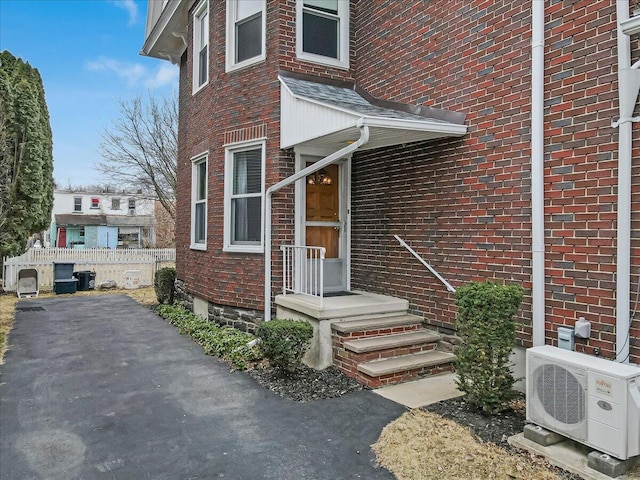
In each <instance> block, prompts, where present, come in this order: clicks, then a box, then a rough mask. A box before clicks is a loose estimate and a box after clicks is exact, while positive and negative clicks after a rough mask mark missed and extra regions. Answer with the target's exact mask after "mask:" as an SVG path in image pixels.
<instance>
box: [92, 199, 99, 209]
mask: <svg viewBox="0 0 640 480" xmlns="http://www.w3.org/2000/svg"><path fill="white" fill-rule="evenodd" d="M91 208H100V199H99V198H98V197H91Z"/></svg>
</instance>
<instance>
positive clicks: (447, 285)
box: [393, 235, 456, 293]
mask: <svg viewBox="0 0 640 480" xmlns="http://www.w3.org/2000/svg"><path fill="white" fill-rule="evenodd" d="M393 237H394V238H395V239H396V240H397V241H398V242H400V245H402V246H403V247H404V248H406V249H407V250H409V253H411V255H413V256H414V257H416V258H417V259H418V260H419V261H420V263H422V264H423V265H424V266H425V267H427V268H428V269H429V271H430V272H431V273H432V274H433V275H434V276H435V277H436V278H437V279H438V280H440V281H441V282H442V284H443V285H444V286H445V287H447V290H449V291H450V292H451V293H456V289H455V288H454V287H453V286H452V285H451V284H450V283H449V282H447V281H446V280H445V279H444V278H443V277H442V275H440V274H439V273H438V272H436V270H435V269H434V268H433V267H432V266H431V265H429V264H428V263H427V262H426V261H425V260H424V259H423V258H422V257H421V256H420V255H418V254H417V253H416V251H415V250H414V249H413V248H411V247H410V246H409V245H407V244H406V243H405V241H404V240H402V239H401V238H400V237H399V236H398V235H394V236H393Z"/></svg>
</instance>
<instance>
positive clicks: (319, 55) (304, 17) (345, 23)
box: [296, 0, 349, 68]
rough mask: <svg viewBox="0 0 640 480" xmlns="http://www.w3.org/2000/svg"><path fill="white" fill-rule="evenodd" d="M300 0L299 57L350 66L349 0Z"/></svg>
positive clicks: (297, 37) (297, 42)
mask: <svg viewBox="0 0 640 480" xmlns="http://www.w3.org/2000/svg"><path fill="white" fill-rule="evenodd" d="M297 1H298V7H297V13H296V20H297V22H296V24H297V25H298V28H297V31H296V44H297V47H296V50H297V54H298V58H301V59H303V60H309V61H312V62H316V63H322V64H326V65H332V66H336V67H342V68H349V2H348V1H343V0H297Z"/></svg>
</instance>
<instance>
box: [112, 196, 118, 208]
mask: <svg viewBox="0 0 640 480" xmlns="http://www.w3.org/2000/svg"><path fill="white" fill-rule="evenodd" d="M111 210H120V199H119V198H112V199H111Z"/></svg>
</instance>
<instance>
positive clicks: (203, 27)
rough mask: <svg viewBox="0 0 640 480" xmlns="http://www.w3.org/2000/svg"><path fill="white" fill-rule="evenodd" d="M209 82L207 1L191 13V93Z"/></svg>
mask: <svg viewBox="0 0 640 480" xmlns="http://www.w3.org/2000/svg"><path fill="white" fill-rule="evenodd" d="M208 82H209V1H208V0H203V1H202V2H200V4H199V5H198V7H197V8H196V9H195V11H194V13H193V93H195V92H197V91H198V90H200V89H201V88H202V87H204V86H205V85H206V84H207V83H208Z"/></svg>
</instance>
